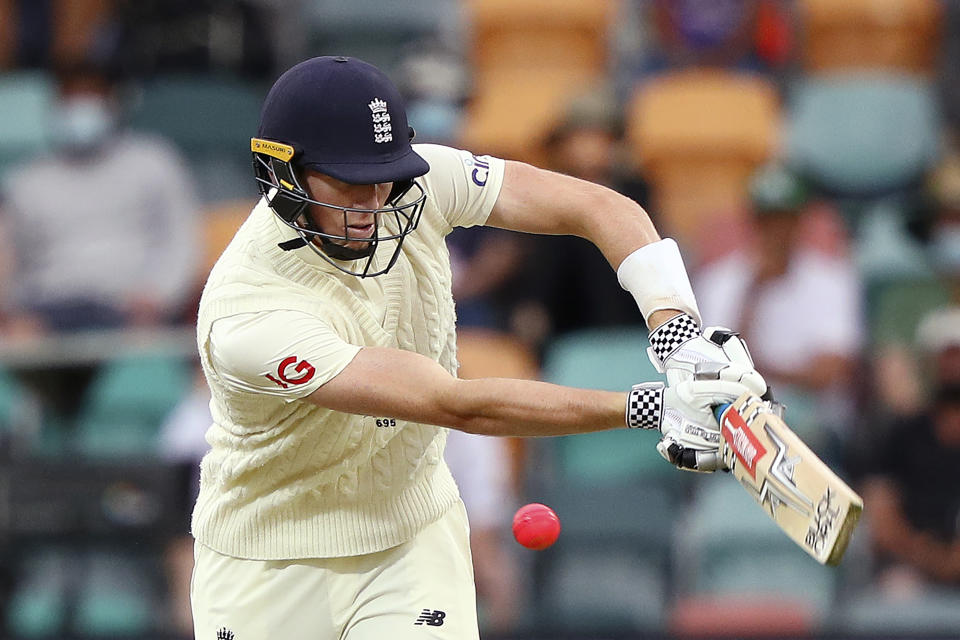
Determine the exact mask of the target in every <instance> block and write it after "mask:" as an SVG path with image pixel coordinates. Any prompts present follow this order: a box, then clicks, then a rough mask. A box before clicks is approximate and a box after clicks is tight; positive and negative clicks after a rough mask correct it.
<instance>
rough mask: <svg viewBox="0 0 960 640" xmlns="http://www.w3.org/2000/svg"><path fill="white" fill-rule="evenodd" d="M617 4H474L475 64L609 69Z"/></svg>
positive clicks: (476, 0)
mask: <svg viewBox="0 0 960 640" xmlns="http://www.w3.org/2000/svg"><path fill="white" fill-rule="evenodd" d="M615 9H616V3H614V2H611V1H610V0H591V1H590V2H583V1H582V0H471V1H470V2H468V3H467V4H466V11H467V20H468V24H470V27H471V29H472V40H473V44H472V47H471V49H472V55H471V58H472V59H471V63H472V64H473V67H474V69H476V70H477V71H478V72H479V73H480V74H481V75H482V74H483V73H484V71H485V70H486V69H490V68H516V67H518V66H521V67H558V68H567V69H570V68H587V69H590V70H591V71H592V72H594V73H602V72H604V71H605V69H606V66H607V51H608V45H607V32H608V29H609V27H610V25H611V23H612V21H613V15H614V10H615Z"/></svg>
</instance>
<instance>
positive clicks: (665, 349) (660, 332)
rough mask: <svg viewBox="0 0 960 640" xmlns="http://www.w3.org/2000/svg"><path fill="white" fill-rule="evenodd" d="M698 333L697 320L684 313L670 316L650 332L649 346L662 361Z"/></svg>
mask: <svg viewBox="0 0 960 640" xmlns="http://www.w3.org/2000/svg"><path fill="white" fill-rule="evenodd" d="M699 335H700V327H699V325H697V321H696V320H694V319H693V317H692V316H689V315H687V314H685V313H681V314H680V315H678V316H676V317H674V318H671V319H670V320H668V321H667V322H665V323H663V324H662V325H660V326H659V327H657V328H656V329H655V330H654V331H652V332H651V333H650V346H651V347H652V348H653V353H654V355H656V356H657V359H658V360H659V361H660V362H663V361H664V360H666V359H667V358H669V357H670V355H671V354H672V353H673V352H674V351H676V350H677V349H679V348H680V347H681V346H683V345H684V344H685V343H686V342H688V341H690V340H692V339H694V338H696V337H698V336H699Z"/></svg>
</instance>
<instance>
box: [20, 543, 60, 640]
mask: <svg viewBox="0 0 960 640" xmlns="http://www.w3.org/2000/svg"><path fill="white" fill-rule="evenodd" d="M18 555H21V560H20V563H19V567H18V569H19V571H18V572H17V580H16V583H15V586H14V589H13V593H12V594H11V596H10V600H9V602H8V603H7V608H6V619H7V627H8V630H9V632H10V633H11V634H13V636H14V637H20V638H51V637H56V636H57V635H58V634H60V633H61V632H62V631H63V630H64V625H65V622H66V619H67V588H68V583H69V581H70V576H69V575H68V571H67V565H68V555H67V554H66V552H65V551H64V550H63V549H61V548H58V547H43V548H38V549H24V550H20V552H19V553H18Z"/></svg>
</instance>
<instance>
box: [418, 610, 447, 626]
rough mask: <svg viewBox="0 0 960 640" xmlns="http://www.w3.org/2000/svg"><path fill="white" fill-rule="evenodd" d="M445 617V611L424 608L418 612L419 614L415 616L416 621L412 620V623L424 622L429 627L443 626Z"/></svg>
mask: <svg viewBox="0 0 960 640" xmlns="http://www.w3.org/2000/svg"><path fill="white" fill-rule="evenodd" d="M446 617H447V614H446V612H445V611H438V610H436V609H434V610H433V611H431V610H430V609H424V610H423V611H421V612H420V615H419V616H418V617H417V621H416V622H414V623H413V624H414V625H421V624H425V625H427V626H430V627H441V626H443V619H444V618H446Z"/></svg>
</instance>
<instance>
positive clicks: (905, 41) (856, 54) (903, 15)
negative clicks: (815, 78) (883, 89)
mask: <svg viewBox="0 0 960 640" xmlns="http://www.w3.org/2000/svg"><path fill="white" fill-rule="evenodd" d="M941 10H942V8H941V7H940V3H939V2H937V0H844V1H843V2H836V0H801V2H800V3H799V13H800V16H801V20H802V23H803V28H802V29H801V33H802V51H803V52H804V58H805V61H804V66H805V67H806V69H807V71H809V72H814V73H818V72H824V71H835V70H840V69H888V70H899V71H907V72H911V73H931V72H932V71H933V68H934V63H935V62H936V57H937V55H938V54H939V42H940V40H939V35H940V25H941V20H940V16H941Z"/></svg>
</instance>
